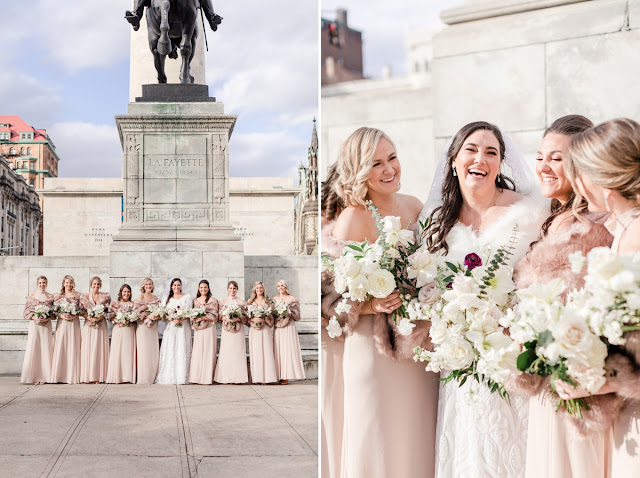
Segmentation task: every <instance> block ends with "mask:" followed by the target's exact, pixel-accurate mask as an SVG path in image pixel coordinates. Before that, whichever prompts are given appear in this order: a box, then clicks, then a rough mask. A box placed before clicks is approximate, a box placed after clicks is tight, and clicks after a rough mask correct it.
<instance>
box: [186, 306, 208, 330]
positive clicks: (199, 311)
mask: <svg viewBox="0 0 640 478" xmlns="http://www.w3.org/2000/svg"><path fill="white" fill-rule="evenodd" d="M189 315H190V318H191V320H192V321H193V324H194V325H195V326H196V327H200V325H201V324H202V322H204V321H203V320H198V319H199V318H201V317H204V316H205V315H207V311H206V310H205V308H204V306H200V307H194V308H192V309H191V310H190V312H189Z"/></svg>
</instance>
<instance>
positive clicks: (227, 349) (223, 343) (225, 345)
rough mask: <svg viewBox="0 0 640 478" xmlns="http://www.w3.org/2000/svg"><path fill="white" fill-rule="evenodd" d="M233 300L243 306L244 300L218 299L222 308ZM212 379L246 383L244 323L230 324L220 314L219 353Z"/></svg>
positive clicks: (247, 378)
mask: <svg viewBox="0 0 640 478" xmlns="http://www.w3.org/2000/svg"><path fill="white" fill-rule="evenodd" d="M231 301H235V302H236V303H237V304H238V305H239V306H241V307H245V306H246V305H247V304H246V302H245V301H243V300H241V299H238V298H236V299H235V300H234V299H231V298H229V297H227V298H226V299H222V300H221V301H220V304H219V305H220V311H221V313H222V308H223V307H224V306H225V305H227V304H229V303H230V302H231ZM213 380H214V381H215V382H217V383H247V382H248V381H249V374H248V372H247V347H246V342H245V338H244V325H242V323H239V324H236V325H235V326H231V324H230V323H229V320H228V318H227V317H225V316H222V332H221V333H220V353H219V354H218V362H217V364H216V372H215V376H214V378H213Z"/></svg>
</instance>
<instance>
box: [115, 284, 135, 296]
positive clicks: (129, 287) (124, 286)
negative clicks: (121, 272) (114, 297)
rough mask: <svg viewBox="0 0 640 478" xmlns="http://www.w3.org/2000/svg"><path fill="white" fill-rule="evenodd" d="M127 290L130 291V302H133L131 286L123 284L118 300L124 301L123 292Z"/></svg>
mask: <svg viewBox="0 0 640 478" xmlns="http://www.w3.org/2000/svg"><path fill="white" fill-rule="evenodd" d="M125 289H129V300H131V299H132V298H133V297H132V296H133V293H132V292H131V286H130V285H129V284H122V285H121V286H120V290H119V291H118V300H122V291H123V290H125Z"/></svg>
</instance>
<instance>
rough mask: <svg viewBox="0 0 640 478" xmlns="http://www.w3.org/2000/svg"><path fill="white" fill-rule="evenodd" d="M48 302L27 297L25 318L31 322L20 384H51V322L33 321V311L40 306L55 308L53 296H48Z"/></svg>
mask: <svg viewBox="0 0 640 478" xmlns="http://www.w3.org/2000/svg"><path fill="white" fill-rule="evenodd" d="M46 297H47V299H46V300H38V299H36V298H35V297H33V296H29V297H27V300H26V303H25V306H24V318H25V319H27V320H28V321H29V335H28V336H27V349H26V351H25V353H24V362H23V363H22V375H21V376H20V382H22V383H36V382H49V378H50V377H51V358H52V356H53V339H52V337H51V320H48V321H47V322H46V323H44V324H42V325H40V324H38V323H37V322H36V321H35V320H32V319H33V313H32V311H33V309H34V308H35V307H36V306H38V305H44V306H46V307H52V306H53V295H52V294H46Z"/></svg>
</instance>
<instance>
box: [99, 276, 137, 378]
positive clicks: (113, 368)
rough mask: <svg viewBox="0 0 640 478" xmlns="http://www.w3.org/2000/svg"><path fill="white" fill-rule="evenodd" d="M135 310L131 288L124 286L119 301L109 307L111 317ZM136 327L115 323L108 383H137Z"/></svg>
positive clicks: (134, 325) (133, 324) (119, 294)
mask: <svg viewBox="0 0 640 478" xmlns="http://www.w3.org/2000/svg"><path fill="white" fill-rule="evenodd" d="M134 310H135V303H134V302H132V301H131V287H130V286H129V284H123V285H122V287H120V291H119V292H118V300H116V301H115V302H112V303H111V305H110V306H109V315H110V316H111V317H112V318H113V317H115V316H116V314H117V313H118V312H131V311H134ZM136 327H137V325H136V324H135V323H131V324H128V325H123V324H121V323H118V322H114V324H113V330H112V331H111V352H110V353H109V368H108V372H107V380H106V382H107V383H136Z"/></svg>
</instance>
